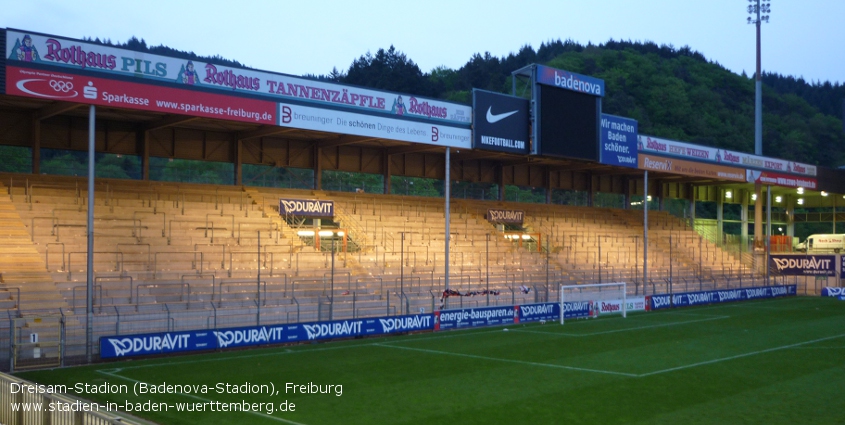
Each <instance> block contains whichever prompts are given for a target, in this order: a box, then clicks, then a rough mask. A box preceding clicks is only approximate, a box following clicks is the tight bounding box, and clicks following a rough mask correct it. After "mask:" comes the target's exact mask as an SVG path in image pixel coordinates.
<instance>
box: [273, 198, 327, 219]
mask: <svg viewBox="0 0 845 425" xmlns="http://www.w3.org/2000/svg"><path fill="white" fill-rule="evenodd" d="M279 214H280V215H293V216H300V217H334V201H320V200H317V199H290V198H280V199H279Z"/></svg>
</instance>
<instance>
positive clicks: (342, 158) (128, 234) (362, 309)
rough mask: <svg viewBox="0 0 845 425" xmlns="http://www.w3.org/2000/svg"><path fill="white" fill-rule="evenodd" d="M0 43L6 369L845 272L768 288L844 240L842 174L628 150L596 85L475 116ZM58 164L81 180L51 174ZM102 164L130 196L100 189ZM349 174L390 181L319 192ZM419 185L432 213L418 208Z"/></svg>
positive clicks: (477, 106)
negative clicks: (249, 332) (66, 163)
mask: <svg viewBox="0 0 845 425" xmlns="http://www.w3.org/2000/svg"><path fill="white" fill-rule="evenodd" d="M0 44H2V45H3V46H5V49H6V50H5V54H4V55H3V58H2V60H0V129H2V131H0V144H2V145H3V146H5V147H7V148H8V150H7V152H16V153H17V154H18V155H19V157H20V158H22V163H23V164H24V165H23V166H22V167H23V168H13V167H12V165H13V164H12V161H11V160H9V159H8V158H7V160H6V161H4V162H6V163H7V165H6V167H3V166H2V165H0V169H2V170H3V172H2V173H0V309H2V310H3V311H5V314H6V317H5V318H4V319H8V320H0V335H3V337H2V339H0V341H2V342H0V365H2V368H3V369H15V370H20V369H26V368H39V367H48V366H54V365H65V364H78V363H86V362H94V361H98V360H99V359H100V357H101V354H104V353H101V350H102V349H103V347H104V345H101V344H102V342H101V338H103V337H109V336H127V335H136V334H138V335H149V334H162V335H163V334H171V333H178V332H188V331H201V330H217V329H230V328H231V329H234V328H247V327H260V326H263V325H281V324H296V323H324V322H326V323H340V322H339V321H345V320H346V321H348V320H352V319H360V318H367V317H393V316H398V317H411V316H414V317H416V316H419V315H432V314H435V313H436V312H440V311H448V310H452V309H466V308H486V307H491V306H516V305H524V304H534V303H544V302H545V303H548V302H554V301H555V300H558V299H559V288H560V286H561V285H588V284H602V283H609V282H626V283H627V293H628V294H627V295H628V297H631V298H638V297H639V298H640V299H642V300H643V301H642V303H641V304H647V303H649V302H650V299H651V297H653V296H657V295H663V294H675V293H685V292H694V291H698V292H701V291H708V290H722V289H735V288H760V287H770V286H775V285H795V291H797V293H799V294H819V293H820V292H821V291H822V289H823V287H824V286H841V285H840V284H839V282H840V280H839V279H840V278H839V274H840V273H841V266H840V263H841V260H840V259H839V257H838V256H837V261H836V265H835V268H834V271H833V272H831V274H829V275H826V276H831V277H830V279H829V280H825V281H820V280H819V279H817V276H806V275H788V274H786V273H782V270H780V269H778V268H772V267H771V266H768V265H769V264H773V263H772V262H771V261H770V259H769V257H770V256H771V255H773V254H772V253H775V254H792V252H793V246H794V240H793V239H794V236H795V235H796V232H795V224H796V223H800V222H809V221H824V222H830V223H832V225H833V233H837V227H838V228H839V229H841V228H842V226H843V224H841V223H842V222H843V221H845V220H844V219H845V212H843V213H839V212H837V209H836V208H837V202H838V203H839V204H840V205H841V204H845V200H842V199H843V198H845V197H843V194H845V170H834V169H827V168H824V167H817V166H815V165H812V164H802V163H798V162H795V161H791V160H790V159H778V158H767V157H760V156H755V155H752V154H748V153H742V152H734V151H730V150H726V149H721V148H712V147H707V146H700V145H694V144H691V143H687V142H684V141H674V140H665V139H661V138H657V137H652V136H649V135H643V134H638V133H637V130H636V121H634V120H632V119H629V118H624V117H613V116H607V115H604V114H602V113H601V97H602V96H603V94H604V83H603V82H602V81H601V80H598V79H595V78H592V77H589V76H582V75H577V74H573V73H570V72H567V71H564V70H556V69H552V68H548V67H545V66H542V65H532V66H530V67H527V68H525V69H522V70H519V71H517V72H515V73H514V81H515V83H514V84H515V85H514V92H516V91H517V90H516V85H517V84H520V85H521V86H520V87H527V88H528V89H527V90H524V92H525V93H527V94H526V96H525V98H523V97H516V96H506V95H502V94H495V93H486V92H482V91H477V92H476V93H474V97H475V102H474V105H472V106H471V105H463V104H456V103H451V102H446V101H443V100H437V99H426V98H424V97H422V96H417V95H415V94H413V93H392V92H387V91H381V90H373V89H369V88H362V87H354V86H346V85H341V84H337V83H333V82H326V81H318V80H313V79H307V78H301V77H295V76H290V75H286V74H280V73H276V72H266V71H259V70H253V69H247V68H236V67H231V66H223V65H220V64H214V63H203V62H200V61H188V60H184V59H179V58H175V57H166V56H159V55H153V54H149V53H142V52H135V51H131V50H126V49H122V48H116V47H110V46H104V45H100V44H94V43H91V42H87V41H81V40H75V39H71V38H65V37H61V36H55V35H49V34H38V33H33V32H27V31H21V30H13V29H5V30H0ZM573 81H574V83H573ZM568 105H569V106H568ZM571 105H575V106H571ZM515 111H521V112H520V113H515ZM511 112H514V114H511ZM523 114H524V115H523ZM510 119H513V120H515V121H518V122H516V123H508V122H507V120H510ZM501 123H505V124H506V125H505V126H504V127H507V129H506V130H499V129H497V127H496V125H497V124H501ZM512 131H515V132H516V133H515V134H512V133H510V132H512ZM48 151H49V152H51V158H52V157H55V156H56V155H53V153H55V152H60V153H63V154H67V155H68V157H73V155H74V154H75V153H77V152H80V153H83V152H88V153H89V158H91V162H90V164H89V166H88V167H86V168H79V167H77V168H74V169H72V170H71V171H67V172H61V173H56V172H54V171H52V170H53V169H52V168H51V169H50V170H47V169H45V164H44V161H42V155H44V152H48ZM59 157H61V156H60V155H59ZM94 157H96V158H98V159H102V158H110V159H111V160H112V162H113V163H116V164H120V163H122V162H123V161H124V160H125V159H126V158H132V159H133V161H136V162H137V164H139V165H138V167H137V174H133V175H127V176H121V177H123V178H117V177H115V176H114V175H109V174H108V173H107V172H106V168H104V167H106V166H102V167H101V165H99V164H98V165H97V170H96V173H97V174H96V175H95V176H93V177H94V178H91V177H90V174H89V173H91V172H93V171H94V169H93V163H94V162H93V158H94ZM208 164H214V167H207V165H208ZM221 170H222V171H221ZM202 173H213V174H215V175H216V176H218V177H219V176H222V179H223V181H225V182H226V183H225V184H209V183H201V182H202V181H203V180H202V178H201V174H202ZM344 173H359V174H366V175H369V176H371V177H372V181H375V182H376V183H374V184H371V185H369V186H367V187H351V186H348V185H343V184H334V183H333V184H327V180H328V179H329V178H330V177H331V179H332V180H333V181H337V180H338V178H337V177H336V176H337V175H340V176H341V178H340V179H341V180H342V176H343V175H347V174H344ZM198 176H199V177H198ZM420 182H427V184H430V185H431V186H432V187H433V188H434V189H435V191H434V193H433V194H432V195H433V196H410V195H408V194H407V193H408V186H409V185H413V184H415V183H416V184H420ZM341 183H342V181H341ZM458 187H460V188H462V189H461V190H460V191H458V190H457V189H456V188H458ZM467 188H469V189H467ZM509 191H514V192H518V193H526V192H529V193H533V194H535V195H537V196H533V197H532V198H531V199H532V202H519V200H518V199H515V198H514V197H513V196H509V194H508V192H509ZM474 193H481V195H474ZM538 196H539V198H540V199H541V200H542V201H543V202H536V198H537V197H538ZM837 199H838V201H837ZM701 203H710V204H713V205H715V206H716V211H717V216H716V217H715V218H709V217H708V218H702V217H697V215H696V205H697V204H699V205H700V204H701ZM799 206H803V207H812V208H829V210H830V214H796V213H795V209H796V207H799ZM726 208H731V209H732V210H733V211H738V213H739V214H738V215H739V217H740V219H738V220H736V219H734V220H727V219H725V218H724V216H723V211H724V209H726ZM773 229H774V230H773ZM777 229H780V230H777ZM839 233H841V230H840V231H839ZM766 235H768V236H769V237H766ZM836 255H838V253H837V254H836ZM559 314H563V313H562V312H559ZM33 334H36V335H37V337H36V338H34V339H32V338H30V336H31V335H33ZM10 335H11V337H9V336H10ZM337 336H343V335H341V334H337ZM22 341H23V342H22ZM264 342H267V341H264ZM277 342H278V341H277ZM115 347H117V345H115ZM208 348H213V347H206V349H208ZM110 349H111V348H110ZM115 350H118V353H117V355H118V356H120V355H121V354H122V353H120V352H119V351H120V349H119V348H115ZM112 354H114V353H112ZM123 354H125V353H123ZM103 357H104V358H105V357H106V356H103Z"/></svg>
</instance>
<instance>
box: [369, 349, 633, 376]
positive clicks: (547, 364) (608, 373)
mask: <svg viewBox="0 0 845 425" xmlns="http://www.w3.org/2000/svg"><path fill="white" fill-rule="evenodd" d="M374 345H376V346H379V347H388V348H396V349H400V350H409V351H418V352H421V353H430V354H441V355H447V356H456V357H467V358H470V359H478V360H491V361H497V362H504V363H515V364H521V365H526V366H539V367H549V368H553V369H566V370H575V371H579V372H593V373H602V374H606V375H619V376H627V377H630V378H636V377H637V375H636V374H633V373H625V372H614V371H610V370H598V369H587V368H583V367H574V366H564V365H557V364H551V363H538V362H529V361H524V360H513V359H502V358H499V357H487V356H478V355H475V354H464V353H453V352H450V351H440V350H429V349H425V348H413V347H402V346H399V345H388V344H374Z"/></svg>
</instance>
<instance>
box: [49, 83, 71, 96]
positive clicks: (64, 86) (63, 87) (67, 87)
mask: <svg viewBox="0 0 845 425" xmlns="http://www.w3.org/2000/svg"><path fill="white" fill-rule="evenodd" d="M50 87H52V88H53V90H55V91H57V92H62V93H67V92H69V91H71V90H73V83H71V82H66V81H56V80H50Z"/></svg>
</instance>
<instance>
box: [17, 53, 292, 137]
mask: <svg viewBox="0 0 845 425" xmlns="http://www.w3.org/2000/svg"><path fill="white" fill-rule="evenodd" d="M6 94H10V95H16V96H25V97H33V98H38V99H47V100H60V101H66V102H78V103H85V104H89V105H98V106H111V107H115V108H129V109H139V110H142V111H153V112H169V113H173V114H181V115H189V116H195V117H203V118H217V119H222V120H230V121H243V122H254V123H259V124H269V125H277V121H276V110H277V108H276V103H275V102H268V101H265V100H257V99H247V98H243V97H239V96H226V95H221V94H214V93H204V92H199V91H193V90H184V89H177V88H169V87H160V86H156V85H148V84H139V83H133V82H128V81H116V80H110V79H106V78H98V77H90V76H81V75H75V74H69V73H66V72H61V71H44V70H37V69H27V68H18V67H14V66H7V67H6Z"/></svg>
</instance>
